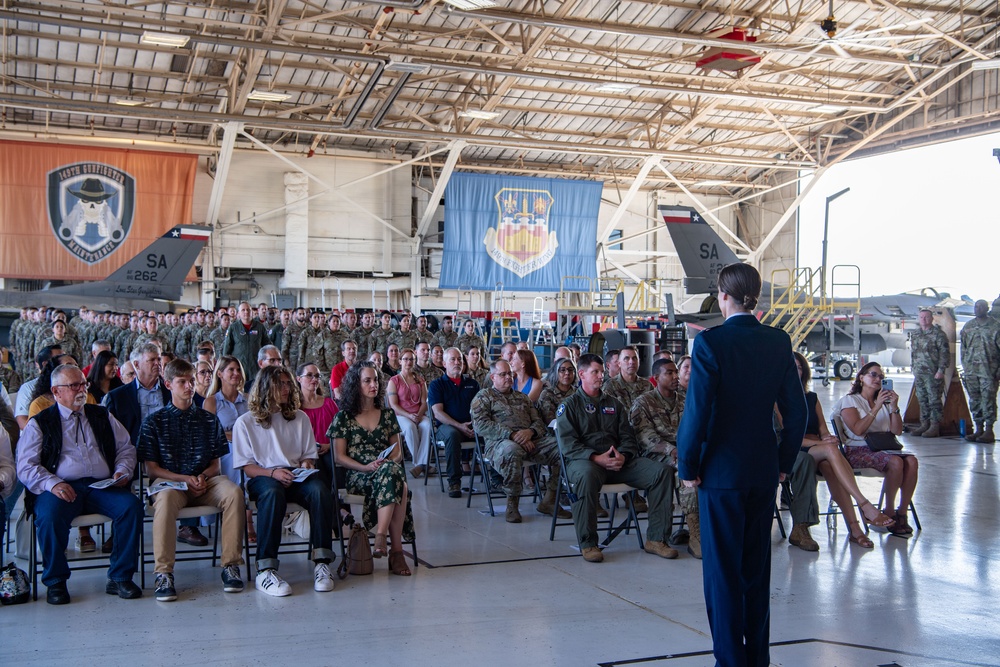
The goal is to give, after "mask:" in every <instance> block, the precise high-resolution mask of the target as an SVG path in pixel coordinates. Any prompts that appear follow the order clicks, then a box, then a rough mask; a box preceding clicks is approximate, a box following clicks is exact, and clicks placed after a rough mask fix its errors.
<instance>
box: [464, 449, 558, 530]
mask: <svg viewBox="0 0 1000 667" xmlns="http://www.w3.org/2000/svg"><path fill="white" fill-rule="evenodd" d="M472 461H473V468H472V471H473V475H472V479H475V470H476V468H475V464H477V463H478V464H479V466H480V470H481V471H482V479H483V484H484V485H485V486H486V490H485V491H477V490H476V489H475V488H474V487H473V485H472V482H470V483H469V498H468V500H466V502H465V506H466V507H472V496H481V495H485V496H486V503H487V505H489V508H490V516H496V511H495V508H494V507H493V499H494V498H503V499H505V500H506V498H507V494H506V493H504V490H503V488H501V487H499V486H494V484H493V475H492V472H493V470H494V468H493V461H492V460H491V459H490V458H489V457H488V456H486V444H485V443H484V442H483V439H482V438H481V437H480V436H479V434H478V433H476V440H475V450H474V451H473V454H472ZM525 468H530V469H531V470H532V471H533V477H534V481H535V484H534V489H533V490H532V491H531V493H525V492H524V491H523V490H522V491H521V496H520V497H521V498H529V497H530V498H531V502H533V503H536V502H538V499H539V498H540V497H541V495H542V494H541V491H540V487H539V473H540V471H541V465H539V464H537V463H532V462H531V461H522V462H521V474H522V475H523V474H524V469H525Z"/></svg>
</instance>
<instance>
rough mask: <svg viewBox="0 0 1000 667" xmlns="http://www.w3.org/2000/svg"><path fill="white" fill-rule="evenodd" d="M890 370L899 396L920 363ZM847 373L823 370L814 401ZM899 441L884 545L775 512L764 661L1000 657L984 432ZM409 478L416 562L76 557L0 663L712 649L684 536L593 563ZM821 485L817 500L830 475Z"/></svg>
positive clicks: (469, 659) (620, 549)
mask: <svg viewBox="0 0 1000 667" xmlns="http://www.w3.org/2000/svg"><path fill="white" fill-rule="evenodd" d="M893 377H894V379H895V380H896V383H897V391H900V393H901V394H902V395H903V396H906V395H907V394H908V392H909V383H910V382H911V381H912V380H911V379H908V378H906V377H905V376H902V377H901V376H893ZM846 389H847V385H846V384H844V383H840V384H837V385H836V386H830V387H822V386H818V387H817V391H818V393H819V394H820V396H821V400H822V402H823V404H824V406H825V407H828V406H829V405H830V404H832V403H833V401H834V400H836V399H837V398H839V397H840V396H841V395H842V394H843V393H844V392H845V391H846ZM903 441H904V443H905V444H906V446H907V448H908V449H911V450H913V451H914V452H916V453H917V455H918V456H919V457H920V463H921V479H920V483H919V485H918V487H917V493H916V499H915V501H916V505H917V509H918V511H919V513H920V519H921V521H922V523H923V531H922V532H919V533H917V534H916V535H915V536H914V537H913V538H912V539H909V540H904V539H900V538H897V537H890V536H888V535H886V534H879V533H875V532H873V533H872V539H873V540H874V541H875V549H874V550H870V551H869V550H864V549H861V548H859V547H857V546H854V545H850V544H849V543H848V541H847V536H848V533H847V531H846V529H845V526H844V524H843V522H842V520H841V519H839V518H837V520H836V521H832V522H831V524H830V526H828V525H827V523H826V522H824V523H822V524H821V525H820V526H817V527H816V528H814V529H813V536H814V537H815V538H816V539H817V541H818V542H819V543H820V548H821V550H820V552H819V553H806V552H804V551H801V550H799V549H796V548H794V547H789V545H788V543H787V542H785V541H784V540H782V539H781V537H780V534H779V532H778V529H777V525H775V529H774V532H773V536H774V546H773V574H772V589H773V593H772V606H771V615H772V616H771V636H772V641H773V642H774V645H773V648H772V651H771V655H772V661H773V663H774V664H775V665H783V666H785V665H787V666H795V667H813V666H815V667H834V666H841V667H855V666H857V667H861V666H868V665H871V666H873V667H874V666H876V665H900V666H906V667H918V666H928V667H930V666H947V665H1000V616H998V614H997V611H996V605H997V601H998V600H1000V541H998V539H997V537H996V535H997V525H998V520H997V517H998V514H1000V507H998V505H1000V500H998V499H1000V484H998V480H997V466H996V463H995V460H994V446H992V445H989V446H984V445H973V444H969V443H965V442H962V441H960V440H958V439H957V438H939V439H934V440H924V439H922V438H910V437H906V436H904V438H903ZM879 484H880V483H879V482H878V481H877V480H871V479H865V480H862V490H863V491H864V492H865V493H866V494H868V495H869V497H870V498H871V499H872V500H876V499H877V498H878V489H879ZM413 491H414V499H413V510H414V517H415V519H416V524H417V530H418V547H419V555H420V559H421V564H420V567H418V568H415V571H414V576H412V577H410V578H401V577H394V576H391V575H389V574H388V573H387V570H386V563H385V561H384V560H381V561H376V572H375V574H374V576H370V577H349V578H348V579H347V580H345V581H338V582H337V589H336V590H335V591H334V592H333V593H315V592H314V591H313V590H312V586H311V579H312V569H311V567H310V566H309V565H308V564H307V563H306V561H305V560H304V556H302V555H291V556H288V557H286V558H284V559H283V564H282V567H281V574H282V575H283V576H284V577H285V578H286V579H287V580H288V581H289V582H290V583H291V584H292V587H293V589H294V594H293V595H292V596H291V597H287V598H270V597H267V596H265V595H262V594H260V593H258V592H256V591H255V590H253V588H252V586H251V587H248V589H247V590H246V591H245V592H243V593H241V594H238V595H228V594H225V593H223V592H222V586H221V582H220V580H219V570H218V569H214V570H213V569H212V568H210V567H209V565H208V564H207V563H181V564H179V565H178V567H177V571H176V581H177V588H178V593H179V595H180V599H179V600H178V601H177V602H172V603H158V602H156V601H155V600H153V599H152V597H151V595H152V591H151V590H150V589H147V590H146V597H144V598H143V599H141V600H136V601H124V600H118V599H117V598H112V597H109V596H107V595H105V594H104V592H103V589H104V573H103V572H102V571H86V572H77V573H75V574H74V575H73V577H72V579H71V580H70V582H69V589H70V593H71V595H72V596H73V603H72V604H71V605H69V606H65V607H52V606H49V605H47V604H45V603H44V601H43V599H44V589H43V590H42V591H41V594H42V598H41V599H40V600H39V601H38V602H34V603H30V604H27V605H22V606H19V607H5V608H3V609H2V610H0V637H3V642H2V648H0V656H2V657H0V664H6V665H21V664H30V665H49V664H52V665H56V664H58V665H63V666H64V665H67V664H74V665H85V664H86V665H89V664H99V665H102V666H110V665H119V664H122V665H125V664H128V665H136V664H140V665H164V664H168V663H174V664H182V665H188V664H222V665H269V666H273V665H289V664H296V665H299V666H304V665H332V664H338V665H355V664H358V665H361V664H364V665H374V666H376V667H378V666H381V665H396V664H409V665H435V667H447V666H450V665H456V666H459V665H461V666H466V665H470V664H476V665H488V666H492V665H527V664H533V665H567V666H585V665H626V664H628V665H663V666H671V667H696V666H698V667H700V666H704V665H712V664H714V660H713V659H712V657H711V641H710V636H709V630H708V621H707V619H706V617H705V607H704V601H703V597H702V583H701V565H700V562H699V561H697V560H694V559H693V558H691V557H690V556H688V555H687V554H686V553H682V555H681V557H680V558H679V559H678V560H675V561H665V560H662V559H659V558H656V557H654V556H651V555H648V554H645V553H643V552H640V551H639V550H638V548H637V546H636V541H635V539H634V537H633V536H629V535H621V536H619V537H618V539H617V540H616V541H615V542H613V543H612V545H611V546H610V547H609V548H608V549H607V550H606V552H605V553H606V560H605V562H604V563H602V564H591V563H586V562H584V561H583V559H582V558H580V557H579V555H578V553H577V552H576V551H574V549H573V546H574V544H575V540H574V537H573V530H572V528H571V527H565V528H559V529H557V533H556V540H555V541H554V542H550V541H549V539H548V533H549V519H548V517H543V516H541V515H538V514H536V513H534V512H533V511H531V510H528V511H526V512H524V514H525V522H524V523H523V524H521V525H509V524H507V523H505V522H504V520H503V518H502V515H501V516H497V517H495V518H491V517H489V516H488V515H484V514H482V513H481V512H480V511H478V510H479V509H481V508H485V500H484V499H483V498H482V497H477V498H474V499H473V509H466V507H465V499H462V500H453V499H449V498H448V497H447V495H446V494H442V493H441V492H440V490H439V487H438V486H437V485H436V480H434V479H432V480H431V484H430V485H429V486H426V487H425V486H423V484H422V483H417V484H414V485H413ZM820 495H821V502H822V503H823V504H824V505H825V503H826V501H827V495H826V491H825V487H824V486H823V485H821V486H820ZM522 509H524V508H523V507H522ZM783 516H784V519H785V522H786V525H787V524H788V523H790V521H789V518H788V515H787V513H783ZM22 566H23V564H22ZM246 571H247V570H246V568H244V569H243V572H244V574H246ZM15 638H16V639H15Z"/></svg>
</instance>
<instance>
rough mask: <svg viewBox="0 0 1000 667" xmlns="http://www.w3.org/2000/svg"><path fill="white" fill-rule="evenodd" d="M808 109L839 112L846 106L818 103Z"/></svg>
mask: <svg viewBox="0 0 1000 667" xmlns="http://www.w3.org/2000/svg"><path fill="white" fill-rule="evenodd" d="M809 111H815V112H816V113H840V112H841V111H847V107H842V106H838V105H836V104H820V105H819V106H815V107H813V108H811V109H809Z"/></svg>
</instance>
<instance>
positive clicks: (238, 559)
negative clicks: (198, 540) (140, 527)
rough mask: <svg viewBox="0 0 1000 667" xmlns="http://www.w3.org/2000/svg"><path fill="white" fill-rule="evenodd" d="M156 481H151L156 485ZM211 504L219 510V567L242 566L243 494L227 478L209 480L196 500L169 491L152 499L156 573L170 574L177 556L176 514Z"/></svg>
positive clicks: (244, 516)
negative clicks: (220, 510) (220, 551)
mask: <svg viewBox="0 0 1000 667" xmlns="http://www.w3.org/2000/svg"><path fill="white" fill-rule="evenodd" d="M157 481H159V480H154V483H156V482H157ZM203 505H212V506H214V507H219V508H221V509H222V531H221V534H220V535H219V538H220V539H221V541H222V567H226V566H228V565H242V564H243V531H244V526H245V525H246V520H247V517H246V504H245V503H244V502H243V491H242V490H241V489H240V487H238V486H237V485H235V484H233V483H232V482H231V481H230V480H229V479H228V478H227V477H225V476H223V475H218V476H216V477H213V478H211V479H210V480H208V489H207V490H206V491H205V493H203V494H202V495H200V496H198V497H197V498H196V497H194V496H193V495H191V492H190V491H177V490H175V489H168V490H166V491H160V492H159V493H157V494H156V495H154V496H153V555H154V556H155V557H156V573H157V574H171V573H173V571H174V558H175V556H176V554H177V514H178V513H179V512H180V511H181V509H183V508H185V507H200V506H203Z"/></svg>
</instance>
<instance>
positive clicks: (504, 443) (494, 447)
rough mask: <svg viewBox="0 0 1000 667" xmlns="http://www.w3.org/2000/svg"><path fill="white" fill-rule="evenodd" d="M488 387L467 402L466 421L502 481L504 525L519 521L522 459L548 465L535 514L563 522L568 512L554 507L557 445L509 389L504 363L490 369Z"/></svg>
mask: <svg viewBox="0 0 1000 667" xmlns="http://www.w3.org/2000/svg"><path fill="white" fill-rule="evenodd" d="M490 379H491V380H492V381H493V386H492V387H489V388H488V389H483V390H482V391H480V392H479V393H478V394H476V397H475V398H474V399H472V408H471V412H472V423H473V425H474V428H475V430H476V433H477V434H478V435H479V437H480V438H482V439H483V441H484V443H485V448H486V451H485V454H486V457H487V458H488V459H489V460H490V461H491V462H492V466H493V468H495V469H496V471H497V472H498V473H500V475H501V476H502V477H503V490H504V493H506V494H507V510H506V513H505V518H506V520H507V522H508V523H521V512H520V510H519V509H518V501H519V500H520V498H521V488H522V487H521V485H522V472H523V471H522V461H530V462H532V463H540V464H542V465H546V466H548V467H549V480H548V488H547V489H546V491H545V497H544V498H543V499H542V502H540V503H539V504H538V507H537V508H536V509H537V510H538V511H539V512H540V513H541V514H548V515H550V516H551V515H552V513H553V512H555V511H558V512H559V516H561V517H564V518H569V517H570V516H572V515H571V514H569V512H566V511H565V510H562V509H560V508H557V507H556V488H557V487H558V485H559V445H558V444H557V442H556V439H555V438H554V437H553V436H551V435H549V432H548V430H547V429H546V427H545V424H544V423H543V422H542V418H541V417H540V416H539V415H538V410H537V409H535V406H534V405H532V404H531V400H530V399H529V398H528V397H527V396H526V395H524V394H522V393H521V392H519V391H514V390H513V376H512V373H511V371H510V365H509V364H508V363H507V362H506V361H503V360H500V361H495V362H493V365H492V366H491V367H490Z"/></svg>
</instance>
